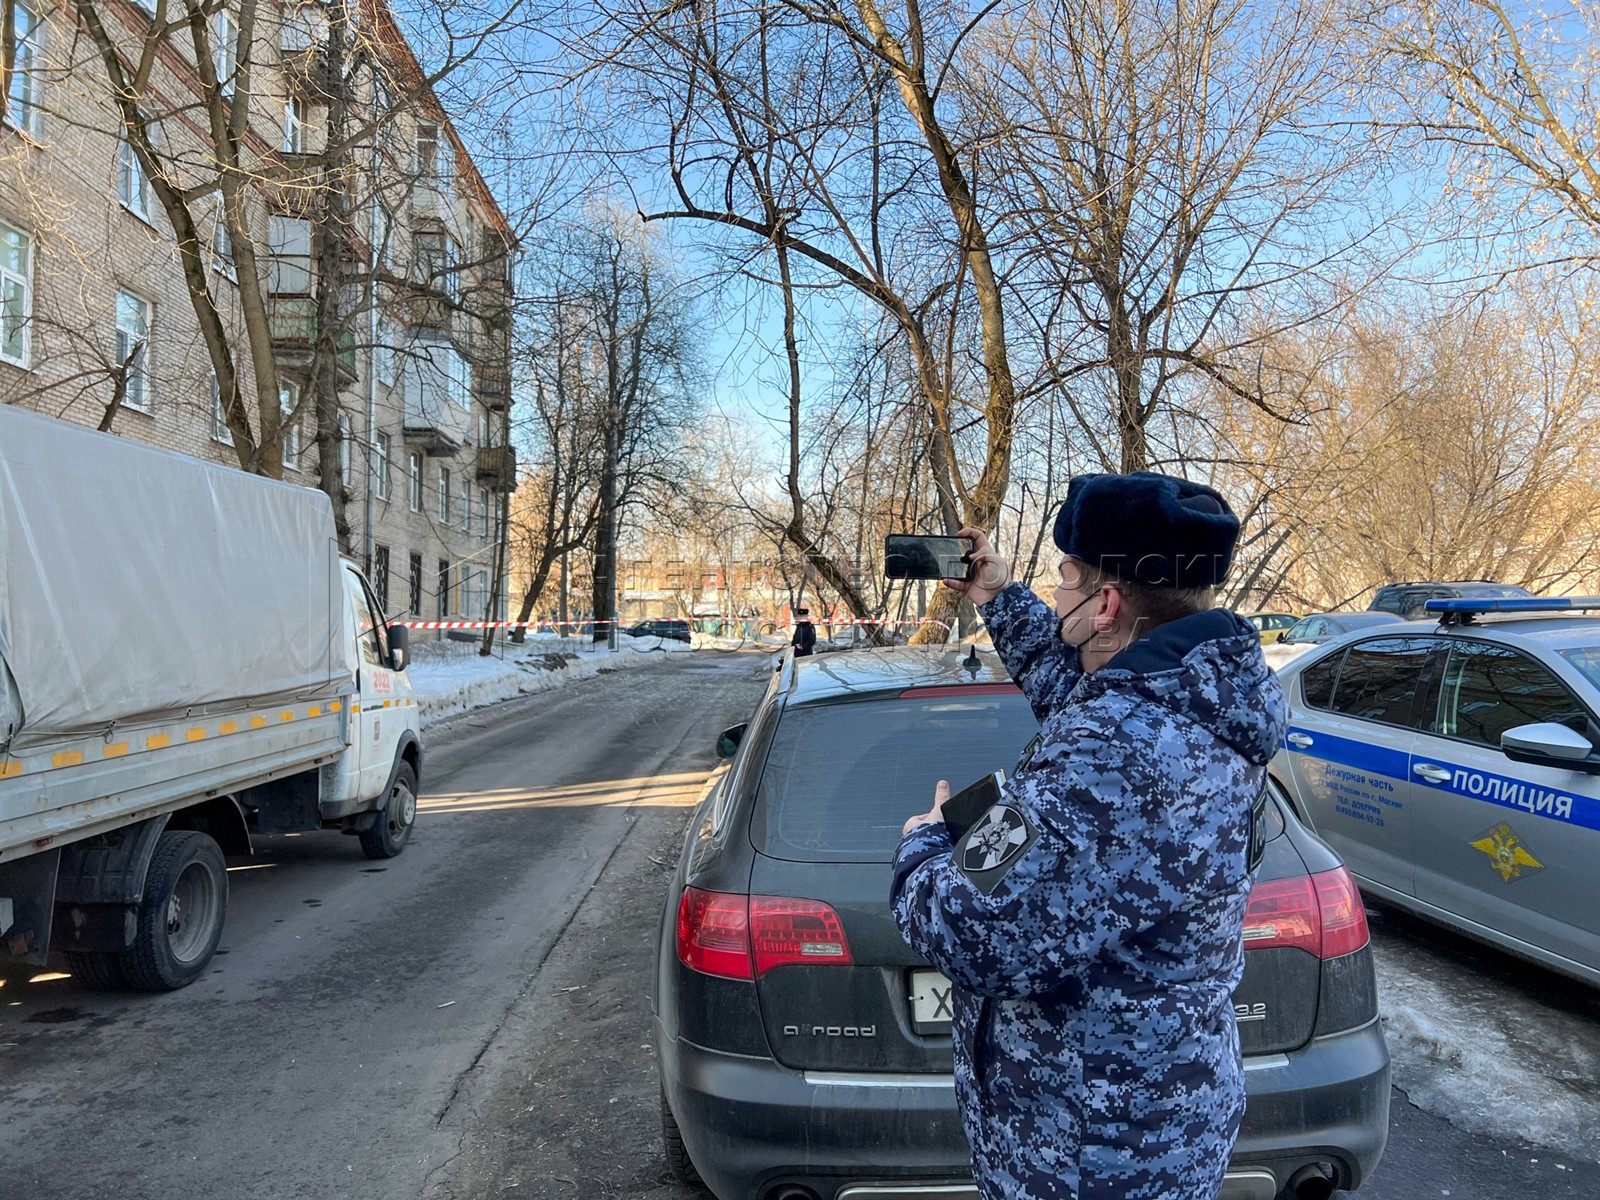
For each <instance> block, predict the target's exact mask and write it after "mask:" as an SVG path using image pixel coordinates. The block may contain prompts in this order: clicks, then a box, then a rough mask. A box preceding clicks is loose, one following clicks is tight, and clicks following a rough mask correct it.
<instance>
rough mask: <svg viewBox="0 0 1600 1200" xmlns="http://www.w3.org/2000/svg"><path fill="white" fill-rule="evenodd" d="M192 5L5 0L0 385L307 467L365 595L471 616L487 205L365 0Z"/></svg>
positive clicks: (496, 459)
mask: <svg viewBox="0 0 1600 1200" xmlns="http://www.w3.org/2000/svg"><path fill="white" fill-rule="evenodd" d="M186 2H187V3H196V4H197V3H198V0H168V3H167V14H166V15H167V23H166V25H164V26H157V25H156V24H155V9H154V0H149V3H148V4H146V3H143V2H142V0H141V2H136V0H92V2H86V3H75V4H74V5H70V6H59V5H57V4H54V3H46V2H45V0H16V4H15V7H14V10H13V12H14V20H13V28H12V40H13V43H14V45H15V52H14V55H13V63H12V67H11V69H10V70H9V71H8V72H7V73H6V78H5V106H4V123H3V127H0V403H11V404H20V405H24V406H26V407H29V408H32V409H35V410H38V411H43V412H48V413H50V414H52V415H54V416H57V417H60V418H62V419H65V420H71V421H76V422H80V423H83V424H88V425H91V426H98V427H101V428H106V429H109V430H110V431H111V432H113V433H116V434H119V435H121V436H124V437H130V438H135V439H137V440H139V441H142V442H147V443H150V444H153V445H157V446H161V447H163V448H166V449H170V450H175V451H179V452H181V453H184V454H190V455H195V456H197V457H201V458H207V459H211V460H213V461H217V462H222V463H227V464H231V465H237V466H240V467H241V468H242V469H262V470H264V471H265V472H266V473H268V474H277V473H279V472H280V470H281V475H282V477H283V478H284V479H285V480H288V481H292V482H295V483H300V484H302V485H304V486H307V487H321V488H322V489H323V490H324V491H326V492H328V493H329V495H330V497H331V498H332V499H333V500H334V503H335V507H336V511H337V512H338V514H339V516H340V528H341V535H342V538H343V541H344V546H345V549H346V552H347V553H349V554H350V555H351V556H352V557H353V558H355V559H356V560H357V561H359V562H362V563H363V565H364V566H365V567H366V568H367V570H368V574H369V576H370V577H371V578H372V580H373V582H374V584H375V586H376V587H377V589H378V591H379V594H380V599H381V600H382V601H383V603H384V606H385V608H386V610H387V611H389V612H390V613H401V612H411V613H414V614H417V615H419V616H422V617H425V618H429V619H435V618H441V619H458V618H462V619H478V618H481V617H482V616H483V615H484V613H485V610H486V606H487V604H488V600H489V597H490V594H491V588H490V584H491V580H492V572H493V570H494V567H495V562H496V555H495V547H496V544H497V539H498V533H499V521H500V516H501V513H502V512H503V507H502V503H503V498H504V496H505V495H506V494H508V493H509V492H510V491H511V490H512V489H513V488H514V487H515V482H516V463H515V458H514V455H513V452H512V450H511V447H510V446H509V437H508V431H509V421H508V406H509V404H510V391H509V386H508V384H509V356H510V311H509V309H510V284H509V277H510V270H511V266H512V263H513V260H514V257H515V255H516V252H517V245H516V241H515V237H514V235H513V233H512V231H511V228H510V225H509V223H508V221H507V218H506V216H505V213H504V211H503V209H502V207H501V205H500V204H499V202H498V201H497V200H496V198H495V196H494V195H493V194H492V193H491V191H490V189H489V187H488V186H487V185H486V183H485V181H484V179H483V177H482V175H481V174H480V172H479V171H478V169H477V167H476V165H475V164H474V163H473V161H472V159H471V156H470V154H469V153H468V151H467V148H466V146H465V144H464V143H463V141H462V139H461V138H460V137H459V136H458V135H457V132H456V129H455V128H454V126H453V125H452V123H451V120H450V116H449V114H448V113H446V112H445V111H444V110H443V108H442V107H441V105H440V103H439V101H438V98H437V96H436V95H435V93H434V92H433V90H432V89H431V88H430V87H428V86H427V83H426V79H425V76H424V73H423V71H422V69H421V68H420V66H419V65H418V62H417V59H416V58H415V56H414V55H413V54H412V52H411V49H410V48H409V46H407V44H406V41H405V38H404V36H403V34H402V31H401V29H400V27H399V25H398V24H397V22H396V21H395V19H394V17H393V15H392V14H391V13H390V11H389V10H388V8H387V7H386V6H385V5H384V4H383V2H382V0H331V2H328V3H307V4H279V3H277V0H229V4H228V5H227V6H225V7H223V8H220V9H217V10H216V11H214V12H207V13H205V15H204V16H203V18H202V20H201V21H200V22H199V24H200V25H201V27H202V28H203V31H204V34H205V35H206V36H204V37H200V36H197V35H196V33H195V29H194V28H193V25H194V23H192V22H190V21H189V20H187V19H186V13H185V11H184V10H183V8H182V5H183V4H185V3H186ZM241 4H244V5H250V6H251V7H250V8H249V10H248V12H241V10H240V8H239V7H238V6H239V5H241ZM197 11H204V10H197ZM174 18H177V19H174ZM241 27H245V28H249V29H251V30H252V33H251V36H250V37H249V39H248V41H246V40H242V39H241V38H240V29H241ZM197 43H199V44H197ZM108 48H112V49H114V50H115V59H116V63H117V70H116V71H114V70H113V69H112V67H111V66H109V65H108V62H109V61H110V58H109V56H108V54H107V53H106V50H107V49H108ZM202 51H203V52H204V53H202ZM118 72H120V75H119V74H118ZM114 81H115V82H116V83H117V84H118V87H119V88H120V91H119V90H118V89H114V88H113V82H114ZM119 95H120V96H122V97H132V98H133V99H132V100H131V101H125V102H121V103H119V99H118V97H119ZM130 103H132V104H134V107H133V108H132V110H131V111H132V112H133V113H135V114H136V118H137V121H138V124H137V126H133V127H130V118H129V112H130V108H129V104H130ZM236 110H237V111H236ZM225 191H227V192H231V194H232V195H233V196H234V197H235V198H236V201H235V204H234V206H232V207H231V208H228V209H225V207H224V199H223V193H224V192H225ZM252 279H253V280H254V281H255V286H251V280H252ZM197 296H198V297H200V298H199V299H197V298H196V297H197ZM208 339H209V340H208ZM219 340H220V342H222V343H224V344H225V345H226V347H227V349H228V351H229V353H230V355H231V360H232V362H233V365H234V367H235V369H236V371H237V374H238V378H239V389H238V396H239V402H238V403H237V404H232V405H230V404H229V403H228V395H231V393H227V394H225V392H224V389H221V388H219V386H218V383H217V379H218V373H217V371H216V369H215V364H216V362H217V353H218V351H217V349H216V345H217V343H218V342H219ZM264 379H270V380H274V381H275V384H273V383H268V384H267V385H266V386H261V385H260V381H261V380H264ZM274 397H275V398H276V404H273V403H272V401H273V398H274ZM241 439H242V440H241ZM62 469H63V470H70V469H71V465H70V464H62ZM106 501H107V503H108V504H110V503H115V502H116V498H115V497H114V496H107V498H106ZM500 592H501V595H502V597H503V594H504V588H501V589H500ZM501 606H502V608H503V606H504V600H503V598H502V600H501Z"/></svg>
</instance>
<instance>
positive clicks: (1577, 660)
mask: <svg viewBox="0 0 1600 1200" xmlns="http://www.w3.org/2000/svg"><path fill="white" fill-rule="evenodd" d="M1560 654H1561V657H1562V658H1564V659H1566V660H1567V661H1568V662H1569V663H1571V664H1572V665H1573V666H1575V667H1577V668H1578V670H1580V671H1582V672H1583V677H1584V678H1585V679H1587V680H1588V681H1589V682H1590V683H1592V684H1594V686H1595V687H1597V688H1600V646H1574V647H1572V649H1570V650H1562V651H1561V652H1560Z"/></svg>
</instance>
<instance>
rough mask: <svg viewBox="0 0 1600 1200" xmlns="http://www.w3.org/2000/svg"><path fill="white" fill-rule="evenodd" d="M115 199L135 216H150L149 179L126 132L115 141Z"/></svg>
mask: <svg viewBox="0 0 1600 1200" xmlns="http://www.w3.org/2000/svg"><path fill="white" fill-rule="evenodd" d="M117 199H118V200H120V201H122V207H123V208H125V209H127V210H128V211H129V212H131V213H133V214H135V215H136V216H140V217H145V218H148V217H149V216H150V181H149V179H148V178H147V177H146V176H145V173H144V164H143V163H141V162H140V161H139V156H138V155H137V154H135V153H134V151H133V143H132V142H130V141H129V140H128V137H127V134H126V133H124V134H123V136H122V140H121V141H119V142H118V143H117Z"/></svg>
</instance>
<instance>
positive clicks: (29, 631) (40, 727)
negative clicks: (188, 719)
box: [0, 405, 355, 752]
mask: <svg viewBox="0 0 1600 1200" xmlns="http://www.w3.org/2000/svg"><path fill="white" fill-rule="evenodd" d="M340 570H341V566H340V561H339V554H338V546H337V542H336V540H335V535H334V524H333V510H332V507H331V506H330V504H329V502H328V498H327V497H326V496H324V495H323V494H322V493H321V492H316V491H311V490H309V489H306V488H302V487H296V486H294V485H292V484H286V483H279V482H277V481H274V480H268V479H263V478H261V477H260V476H255V475H249V474H246V473H245V472H243V471H240V470H238V469H235V468H227V467H219V466H214V465H212V464H210V463H205V462H201V461H200V460H199V459H195V458H189V457H186V456H184V455H180V454H172V453H168V452H167V451H163V450H156V449H152V448H150V447H148V446H142V445H139V444H137V443H135V442H130V441H128V440H126V439H124V438H119V437H114V436H112V435H110V434H104V433H98V432H96V431H94V430H90V429H85V428H82V427H79V426H76V425H71V424H69V423H67V422H65V421H60V420H56V419H54V418H52V417H46V416H41V415H39V414H36V413H31V412H25V411H22V410H20V409H17V408H15V407H11V406H7V405H0V751H5V750H6V749H7V748H8V743H9V749H10V750H11V751H12V752H17V751H20V750H22V749H25V748H26V747H28V746H31V745H36V744H38V743H41V742H46V741H50V740H52V739H55V738H58V737H71V736H84V735H87V734H91V733H101V732H104V731H106V730H107V728H108V727H114V726H115V725H117V724H119V723H122V722H128V721H136V720H140V719H144V718H158V717H162V716H166V715H171V714H174V713H184V712H191V711H200V710H205V709H210V710H212V711H215V710H216V709H218V708H219V707H220V708H232V707H245V706H250V705H256V704H262V703H267V702H271V701H274V700H277V699H280V698H289V697H296V698H310V697H313V696H316V695H334V694H337V693H339V692H342V691H345V690H348V688H349V686H350V681H351V679H352V678H353V675H354V671H355V664H354V663H353V662H351V661H350V659H349V656H350V650H349V648H348V647H347V645H346V641H345V637H344V630H343V629H342V623H341V613H342V611H343V597H342V591H341V588H342V580H341V579H340V577H339V571H340Z"/></svg>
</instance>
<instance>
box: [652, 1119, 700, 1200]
mask: <svg viewBox="0 0 1600 1200" xmlns="http://www.w3.org/2000/svg"><path fill="white" fill-rule="evenodd" d="M661 1141H662V1143H663V1145H664V1146H665V1148H666V1152H667V1174H668V1175H671V1176H672V1178H673V1179H675V1180H676V1181H677V1182H679V1183H684V1184H688V1185H689V1186H690V1187H704V1186H705V1185H704V1184H703V1183H701V1182H700V1172H699V1171H696V1170H695V1169H694V1163H693V1162H692V1161H691V1160H690V1158H689V1151H688V1150H687V1149H686V1148H685V1147H684V1144H683V1134H682V1132H680V1131H679V1129H678V1120H677V1118H676V1117H674V1116H673V1115H672V1109H671V1108H669V1107H668V1106H667V1098H666V1097H665V1096H662V1097H661Z"/></svg>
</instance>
